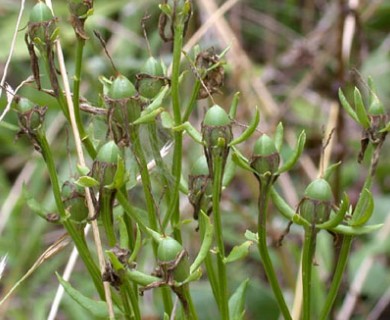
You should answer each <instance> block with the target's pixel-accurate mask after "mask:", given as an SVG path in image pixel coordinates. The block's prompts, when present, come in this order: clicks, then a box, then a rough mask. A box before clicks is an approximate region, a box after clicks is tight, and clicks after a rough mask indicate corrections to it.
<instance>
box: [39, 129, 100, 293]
mask: <svg viewBox="0 0 390 320" xmlns="http://www.w3.org/2000/svg"><path fill="white" fill-rule="evenodd" d="M36 138H37V141H38V143H39V145H40V147H41V153H42V156H43V158H44V159H45V162H46V165H47V169H48V171H49V176H50V180H51V184H52V189H53V194H54V199H55V203H56V205H57V210H58V213H59V215H60V217H61V222H62V224H63V225H64V227H65V229H66V231H67V232H68V233H69V235H70V237H71V238H72V240H73V242H74V244H75V246H76V248H77V250H78V252H79V255H80V257H81V259H82V260H83V262H84V264H85V266H86V268H87V270H88V272H89V274H90V275H91V277H92V280H93V282H94V284H95V287H96V289H97V291H98V293H99V296H100V298H101V299H104V298H105V295H104V288H103V282H102V278H101V275H100V271H99V268H98V267H97V265H96V264H95V262H94V261H93V259H92V256H91V253H90V251H89V249H88V246H87V244H86V242H85V240H84V239H83V238H82V237H80V234H79V233H78V231H77V229H76V228H75V226H74V225H73V223H72V222H71V221H70V220H69V217H68V214H67V213H66V211H65V207H64V204H63V202H62V198H61V190H60V185H59V181H58V176H57V171H56V167H55V164H54V160H53V155H52V153H51V151H50V147H49V144H48V142H47V139H46V136H45V134H44V132H43V131H39V132H38V133H37V136H36Z"/></svg>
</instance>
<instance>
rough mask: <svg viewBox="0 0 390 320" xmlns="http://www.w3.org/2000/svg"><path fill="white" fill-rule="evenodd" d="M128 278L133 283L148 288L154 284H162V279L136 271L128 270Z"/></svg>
mask: <svg viewBox="0 0 390 320" xmlns="http://www.w3.org/2000/svg"><path fill="white" fill-rule="evenodd" d="M126 277H127V279H128V280H130V281H133V282H135V283H136V284H139V285H141V286H147V285H149V284H152V283H154V282H161V278H158V277H155V276H151V275H148V274H146V273H143V272H140V271H137V270H135V269H127V272H126Z"/></svg>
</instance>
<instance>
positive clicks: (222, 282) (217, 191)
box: [213, 155, 229, 320]
mask: <svg viewBox="0 0 390 320" xmlns="http://www.w3.org/2000/svg"><path fill="white" fill-rule="evenodd" d="M213 169H214V176H213V216H214V233H215V237H216V240H217V246H218V255H217V265H218V282H219V290H218V293H219V309H220V312H221V318H222V319H224V320H225V319H229V305H228V297H229V296H228V292H227V276H226V265H225V263H224V262H223V258H224V257H225V246H224V241H223V229H222V219H221V211H220V200H221V190H222V175H223V159H222V157H221V156H220V155H216V156H215V157H213Z"/></svg>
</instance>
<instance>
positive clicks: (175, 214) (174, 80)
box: [163, 22, 184, 242]
mask: <svg viewBox="0 0 390 320" xmlns="http://www.w3.org/2000/svg"><path fill="white" fill-rule="evenodd" d="M183 32H184V24H183V23H180V22H178V23H177V24H175V29H174V40H173V59H172V77H171V88H172V89H171V90H172V92H171V93H172V94H171V96H172V111H173V121H174V123H175V126H179V125H180V124H181V123H182V119H181V111H180V94H179V77H180V60H181V50H182V47H183ZM174 143H175V146H174V151H173V160H172V175H173V178H174V181H175V183H174V186H173V190H172V194H173V197H172V200H171V203H170V205H169V208H168V211H167V215H166V216H167V217H168V218H169V220H171V223H172V226H173V228H174V236H175V238H176V240H178V241H179V242H181V235H180V230H178V229H177V228H176V226H177V225H178V223H179V221H180V211H179V207H180V197H179V192H180V191H179V187H180V179H181V170H182V163H181V160H182V156H183V155H182V151H183V133H182V132H175V133H174ZM165 227H166V225H165V224H164V223H163V228H165Z"/></svg>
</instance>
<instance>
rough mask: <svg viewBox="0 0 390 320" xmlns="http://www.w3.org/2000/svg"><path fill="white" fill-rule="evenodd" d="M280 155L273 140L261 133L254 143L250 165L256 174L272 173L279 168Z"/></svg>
mask: <svg viewBox="0 0 390 320" xmlns="http://www.w3.org/2000/svg"><path fill="white" fill-rule="evenodd" d="M279 164H280V155H279V152H278V151H277V150H276V146H275V143H274V141H273V140H272V139H271V138H270V137H269V136H267V135H266V134H263V135H262V136H261V137H260V138H259V139H258V140H257V141H256V143H255V146H254V148H253V155H252V158H251V167H252V168H253V169H254V170H255V171H256V174H258V175H264V174H265V173H267V172H268V173H271V174H274V173H276V171H277V170H278V168H279Z"/></svg>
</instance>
